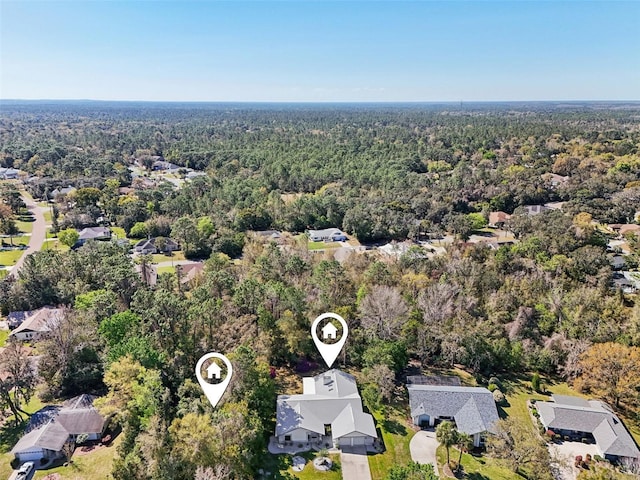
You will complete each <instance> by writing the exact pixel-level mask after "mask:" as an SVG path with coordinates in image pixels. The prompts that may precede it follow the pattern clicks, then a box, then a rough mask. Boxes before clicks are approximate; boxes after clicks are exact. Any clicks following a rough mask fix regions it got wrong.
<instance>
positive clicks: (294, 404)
mask: <svg viewBox="0 0 640 480" xmlns="http://www.w3.org/2000/svg"><path fill="white" fill-rule="evenodd" d="M302 389H303V393H302V394H301V395H279V396H278V400H277V415H276V435H275V437H276V441H277V443H278V444H279V445H293V444H303V445H309V446H310V445H311V444H317V445H322V444H329V445H332V444H333V445H336V446H339V447H343V446H352V445H373V442H374V441H375V440H376V438H378V434H377V433H376V427H375V424H374V422H373V417H372V416H371V415H370V414H368V413H365V412H363V410H362V399H361V398H360V395H359V394H358V387H357V385H356V380H355V378H354V377H353V375H349V374H348V373H345V372H342V371H340V370H336V369H332V370H329V371H327V372H325V373H321V374H320V375H316V376H315V377H307V378H303V380H302Z"/></svg>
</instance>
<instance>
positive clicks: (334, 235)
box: [309, 228, 347, 242]
mask: <svg viewBox="0 0 640 480" xmlns="http://www.w3.org/2000/svg"><path fill="white" fill-rule="evenodd" d="M309 239H310V240H311V241H312V242H344V241H346V240H347V234H346V233H344V232H343V231H342V230H340V229H339V228H325V229H324V230H309Z"/></svg>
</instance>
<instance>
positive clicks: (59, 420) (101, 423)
mask: <svg viewBox="0 0 640 480" xmlns="http://www.w3.org/2000/svg"><path fill="white" fill-rule="evenodd" d="M94 398H95V397H93V396H91V395H80V396H78V397H75V398H73V399H71V400H69V401H67V402H65V403H64V404H63V405H62V406H54V407H45V408H43V409H42V410H40V411H39V412H36V413H35V414H34V415H33V416H32V417H31V419H30V421H29V425H27V429H26V433H25V435H24V436H23V437H22V438H20V440H18V443H16V445H15V446H14V447H13V449H12V450H11V453H13V454H14V455H15V456H16V458H17V459H18V461H19V462H26V461H38V460H40V459H57V458H61V457H62V456H63V455H64V453H63V450H64V449H65V446H66V445H69V446H71V448H73V446H74V445H75V442H76V440H77V439H78V437H80V436H81V435H83V436H84V435H86V440H87V441H96V440H100V439H101V438H102V435H103V434H104V431H105V428H106V426H107V421H106V419H105V418H104V417H103V416H102V415H100V414H99V413H98V411H97V410H96V409H95V408H94V407H93V400H94ZM72 451H73V450H72Z"/></svg>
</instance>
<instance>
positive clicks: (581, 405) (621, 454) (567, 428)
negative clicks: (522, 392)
mask: <svg viewBox="0 0 640 480" xmlns="http://www.w3.org/2000/svg"><path fill="white" fill-rule="evenodd" d="M552 398H553V402H536V409H537V410H538V413H539V414H540V422H541V423H542V426H543V427H544V428H545V429H547V430H551V431H553V432H554V433H557V434H560V435H561V436H563V437H564V436H568V437H570V438H572V439H573V438H579V439H582V438H587V439H591V438H593V440H595V443H596V446H597V448H598V450H599V451H600V455H601V456H602V457H604V458H606V459H607V460H610V461H614V462H615V461H618V460H621V459H623V458H632V459H633V458H635V459H640V450H638V446H637V445H636V443H635V442H634V440H633V438H632V437H631V435H630V434H629V432H628V431H627V429H626V428H625V426H624V424H623V423H622V421H620V419H619V418H618V417H617V416H616V414H615V413H613V410H611V408H610V407H609V406H608V405H607V404H605V403H603V402H600V401H598V400H585V399H583V398H579V397H571V396H568V395H552Z"/></svg>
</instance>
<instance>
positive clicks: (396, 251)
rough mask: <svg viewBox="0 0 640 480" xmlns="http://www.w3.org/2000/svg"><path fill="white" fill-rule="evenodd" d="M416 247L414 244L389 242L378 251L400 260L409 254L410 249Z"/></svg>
mask: <svg viewBox="0 0 640 480" xmlns="http://www.w3.org/2000/svg"><path fill="white" fill-rule="evenodd" d="M413 245H414V243H413V242H410V241H406V242H389V243H387V244H386V245H383V246H381V247H378V251H379V252H380V253H382V254H384V255H387V256H389V257H396V258H400V257H401V256H402V255H404V254H405V253H407V252H408V251H409V249H410V248H411V247H412V246H413Z"/></svg>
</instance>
